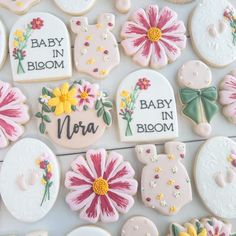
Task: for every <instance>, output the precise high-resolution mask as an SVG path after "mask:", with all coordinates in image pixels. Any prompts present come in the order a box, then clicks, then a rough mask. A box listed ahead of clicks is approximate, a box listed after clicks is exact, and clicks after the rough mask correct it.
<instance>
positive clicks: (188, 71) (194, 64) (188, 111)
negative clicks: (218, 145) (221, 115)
mask: <svg viewBox="0 0 236 236" xmlns="http://www.w3.org/2000/svg"><path fill="white" fill-rule="evenodd" d="M178 83H179V85H180V87H181V89H180V90H179V97H180V101H181V103H182V104H183V106H184V108H183V110H182V113H183V114H184V115H185V116H186V117H188V118H189V119H190V120H191V121H192V122H193V123H194V132H195V133H196V134H198V135H199V136H201V137H208V136H209V135H210V134H211V131H212V128H211V125H210V122H211V120H212V118H213V117H214V115H215V114H216V113H217V112H218V106H217V98H218V92H217V89H216V88H215V87H214V86H211V83H212V73H211V70H210V69H209V67H208V66H207V65H205V64H204V63H203V62H201V61H197V60H193V61H188V62H187V63H185V64H184V65H183V66H182V67H181V68H180V69H179V73H178Z"/></svg>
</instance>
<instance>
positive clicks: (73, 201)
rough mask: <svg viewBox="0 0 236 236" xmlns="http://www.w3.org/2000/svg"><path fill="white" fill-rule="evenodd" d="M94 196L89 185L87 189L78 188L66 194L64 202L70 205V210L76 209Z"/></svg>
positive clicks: (80, 207)
mask: <svg viewBox="0 0 236 236" xmlns="http://www.w3.org/2000/svg"><path fill="white" fill-rule="evenodd" d="M94 197H95V193H93V190H92V188H91V187H88V188H87V189H83V190H82V189H80V190H77V191H73V192H70V193H68V194H67V196H66V202H67V204H68V205H69V206H70V208H71V210H72V211H78V210H80V209H82V208H83V207H84V206H85V205H86V204H88V203H89V202H90V201H91V200H92V199H93V198H94Z"/></svg>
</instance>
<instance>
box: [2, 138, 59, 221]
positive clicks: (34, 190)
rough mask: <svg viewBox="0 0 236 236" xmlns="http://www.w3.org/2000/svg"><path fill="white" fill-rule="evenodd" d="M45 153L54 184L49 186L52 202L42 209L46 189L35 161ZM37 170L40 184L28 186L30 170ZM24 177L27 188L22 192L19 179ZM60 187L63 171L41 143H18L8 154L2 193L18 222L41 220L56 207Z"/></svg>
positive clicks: (28, 140)
mask: <svg viewBox="0 0 236 236" xmlns="http://www.w3.org/2000/svg"><path fill="white" fill-rule="evenodd" d="M42 154H48V155H49V156H50V159H49V160H50V163H51V165H52V173H53V175H52V179H51V180H52V181H53V184H52V186H51V187H50V200H46V201H45V202H44V203H43V205H42V206H40V204H41V201H42V197H43V194H44V190H45V186H44V185H43V184H41V178H42V175H43V173H44V172H43V171H42V170H41V169H40V168H39V166H37V164H36V160H38V159H39V158H40V156H41V155H42ZM32 169H35V171H37V173H38V174H39V175H40V178H39V179H38V181H37V183H35V184H34V185H31V186H30V185H29V184H28V181H29V179H30V178H31V170H32ZM20 175H22V176H23V177H24V182H25V185H26V184H27V189H26V190H25V191H22V189H21V188H19V187H18V184H17V183H18V181H17V179H18V177H19V176H20ZM59 186H60V171H59V165H58V162H57V159H56V157H55V155H54V154H53V152H52V151H51V149H49V147H48V146H46V145H45V144H44V143H42V142H41V141H39V140H36V139H31V138H26V139H22V140H20V141H19V142H17V143H16V144H15V145H14V146H13V147H12V148H11V149H10V150H9V152H8V153H7V155H6V157H5V159H4V162H3V165H2V169H1V173H0V190H1V195H2V199H3V202H4V204H5V205H6V208H7V209H8V211H9V212H10V213H11V214H12V215H13V216H14V217H15V218H16V219H18V220H20V221H23V222H35V221H38V220H40V219H42V218H43V217H44V216H45V215H46V214H47V213H48V212H49V211H50V210H51V208H52V207H53V205H54V203H55V201H56V199H57V195H58V192H59Z"/></svg>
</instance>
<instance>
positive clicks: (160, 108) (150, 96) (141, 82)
mask: <svg viewBox="0 0 236 236" xmlns="http://www.w3.org/2000/svg"><path fill="white" fill-rule="evenodd" d="M157 91H158V92H157ZM116 99H117V101H116V106H117V114H118V123H119V130H120V138H121V141H123V142H151V141H153V142H155V141H161V140H168V139H174V138H176V137H178V121H177V112H176V103H175V96H174V92H173V89H172V87H171V85H170V83H169V81H168V80H167V79H166V78H165V77H164V76H163V75H161V74H160V73H158V72H156V71H154V70H149V69H142V70H138V71H135V72H133V73H131V74H129V75H128V76H127V77H126V78H125V79H124V80H123V81H122V82H121V84H120V86H119V88H118V91H117V98H116Z"/></svg>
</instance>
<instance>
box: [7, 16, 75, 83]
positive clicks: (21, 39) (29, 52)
mask: <svg viewBox="0 0 236 236" xmlns="http://www.w3.org/2000/svg"><path fill="white" fill-rule="evenodd" d="M9 50H10V59H11V68H12V74H13V80H14V81H15V82H37V81H51V80H59V79H67V78H70V77H71V75H72V63H71V46H70V36H69V33H68V30H67V28H66V25H65V24H64V23H63V22H62V21H61V20H60V19H58V18H57V17H55V16H53V15H51V14H48V13H43V12H34V13H29V14H27V15H25V16H23V17H21V18H20V19H19V20H18V21H17V22H16V23H15V24H14V26H13V27H12V30H11V33H10V38H9Z"/></svg>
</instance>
